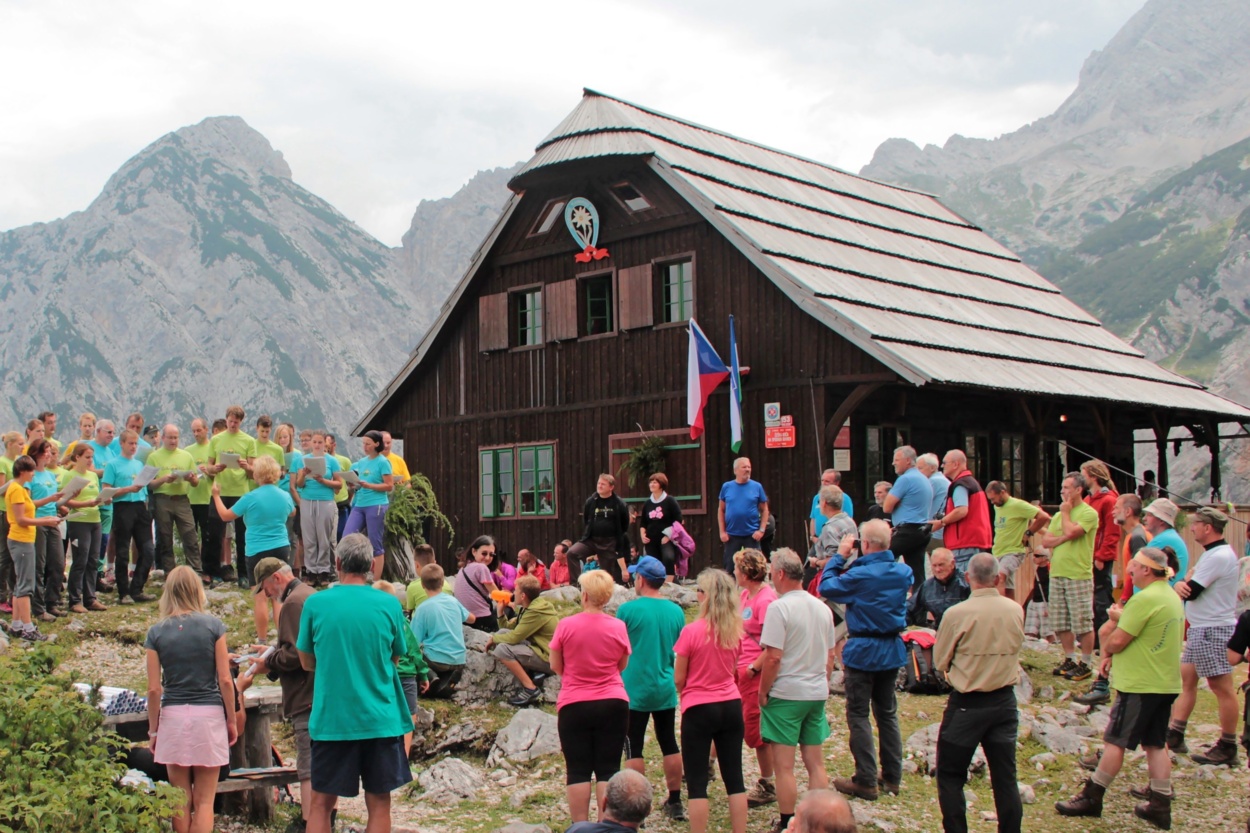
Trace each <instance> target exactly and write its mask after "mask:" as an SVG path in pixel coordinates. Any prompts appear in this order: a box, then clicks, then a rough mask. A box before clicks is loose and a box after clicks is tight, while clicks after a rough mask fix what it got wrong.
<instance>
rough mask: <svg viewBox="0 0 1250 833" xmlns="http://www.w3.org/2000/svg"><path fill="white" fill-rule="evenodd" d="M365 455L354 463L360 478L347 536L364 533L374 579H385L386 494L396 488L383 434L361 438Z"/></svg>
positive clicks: (354, 469)
mask: <svg viewBox="0 0 1250 833" xmlns="http://www.w3.org/2000/svg"><path fill="white" fill-rule="evenodd" d="M361 445H362V447H363V448H364V452H365V456H364V457H361V458H360V459H359V460H357V461H356V462H354V463H352V471H354V472H356V476H357V477H358V478H359V479H360V483H359V484H358V485H359V488H358V489H357V490H356V497H355V498H353V499H352V513H351V514H350V515H348V516H347V526H345V527H343V534H344V535H351V534H352V533H353V532H360V531H361V530H365V531H367V532H368V534H369V543H371V544H373V577H374V578H382V565H383V564H384V563H385V561H386V559H385V557H384V553H385V552H386V549H385V547H384V546H383V544H382V533H383V526H382V524H383V521H384V520H385V519H386V507H387V505H388V504H389V503H390V498H388V497H387V493H388V492H390V491H391V490H392V489H394V488H395V484H394V482H393V481H392V479H391V463H390V461H389V460H387V459H386V457H384V456H382V433H381V432H380V431H369V432H368V433H366V434H365V435H364V437H362V438H361Z"/></svg>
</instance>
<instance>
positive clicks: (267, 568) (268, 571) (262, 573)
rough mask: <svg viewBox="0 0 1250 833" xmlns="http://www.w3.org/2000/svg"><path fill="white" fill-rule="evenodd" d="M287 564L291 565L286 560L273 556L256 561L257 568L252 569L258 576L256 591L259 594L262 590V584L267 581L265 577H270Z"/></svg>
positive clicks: (253, 573)
mask: <svg viewBox="0 0 1250 833" xmlns="http://www.w3.org/2000/svg"><path fill="white" fill-rule="evenodd" d="M286 566H289V565H288V564H287V563H286V562H285V561H283V560H282V559H281V558H274V557H273V556H269V557H268V558H262V559H261V560H260V561H258V562H256V568H255V569H254V570H252V575H254V576H255V577H256V591H255V592H256V593H258V594H259V593H260V592H261V585H262V584H264V583H265V579H267V578H269V577H270V576H272V575H273V574H274V573H276V572H278V571H279V570H281V569H282V568H283V567H286Z"/></svg>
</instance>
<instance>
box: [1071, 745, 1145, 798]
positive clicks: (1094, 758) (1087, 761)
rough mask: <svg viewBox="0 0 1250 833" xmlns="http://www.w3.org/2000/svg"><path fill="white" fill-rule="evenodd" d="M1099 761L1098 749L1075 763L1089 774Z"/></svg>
mask: <svg viewBox="0 0 1250 833" xmlns="http://www.w3.org/2000/svg"><path fill="white" fill-rule="evenodd" d="M1101 760H1102V750H1101V749H1099V750H1098V751H1097V752H1094V753H1092V754H1089V755H1086V756H1085V757H1083V758H1081V759H1080V760H1078V761H1077V763H1078V764H1080V765H1081V769H1087V770H1089V771H1090V772H1093V771H1094V770H1096V769H1098V762H1099V761H1101ZM1142 797H1143V798H1145V796H1142Z"/></svg>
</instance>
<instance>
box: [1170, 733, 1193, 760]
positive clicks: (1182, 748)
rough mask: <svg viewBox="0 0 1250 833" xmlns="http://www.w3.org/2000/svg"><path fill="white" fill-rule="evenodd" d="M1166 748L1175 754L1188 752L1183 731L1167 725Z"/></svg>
mask: <svg viewBox="0 0 1250 833" xmlns="http://www.w3.org/2000/svg"><path fill="white" fill-rule="evenodd" d="M1167 745H1168V749H1169V750H1170V751H1172V752H1175V753H1176V754H1177V755H1185V754H1187V753H1188V752H1189V746H1187V745H1186V743H1185V733H1184V732H1178V731H1176V730H1175V729H1173V728H1171V727H1169V728H1168V733H1167Z"/></svg>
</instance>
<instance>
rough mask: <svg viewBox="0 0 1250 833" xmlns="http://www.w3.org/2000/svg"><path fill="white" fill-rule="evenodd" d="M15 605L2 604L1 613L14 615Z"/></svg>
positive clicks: (0, 603)
mask: <svg viewBox="0 0 1250 833" xmlns="http://www.w3.org/2000/svg"><path fill="white" fill-rule="evenodd" d="M12 612H13V605H11V604H9V603H8V602H0V613H12Z"/></svg>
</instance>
